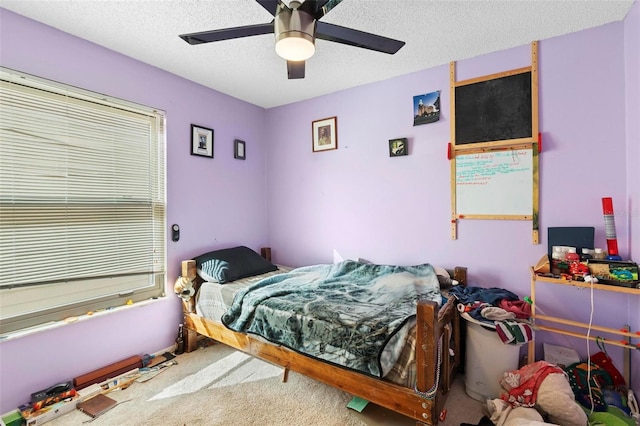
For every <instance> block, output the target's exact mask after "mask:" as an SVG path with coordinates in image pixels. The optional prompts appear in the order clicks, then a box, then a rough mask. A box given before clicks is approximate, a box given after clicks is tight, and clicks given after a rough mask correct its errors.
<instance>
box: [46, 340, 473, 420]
mask: <svg viewBox="0 0 640 426" xmlns="http://www.w3.org/2000/svg"><path fill="white" fill-rule="evenodd" d="M176 360H177V361H178V365H174V366H171V367H168V368H166V369H164V370H163V371H162V373H160V374H158V375H157V376H155V377H154V378H152V379H150V380H148V381H146V382H144V383H138V382H134V383H133V384H132V385H131V386H130V387H128V388H127V389H125V390H118V391H114V392H110V393H109V394H108V396H109V397H111V398H113V399H115V400H117V401H119V402H120V403H119V404H118V405H116V406H115V407H113V408H112V409H110V410H109V411H107V412H106V413H104V414H102V415H101V416H99V417H97V418H95V419H92V418H91V417H89V416H88V415H86V414H84V413H82V412H80V411H78V410H74V411H73V412H71V413H69V414H66V415H63V416H61V417H58V418H56V419H55V420H53V421H51V422H48V423H46V424H47V425H50V426H63V425H64V426H69V425H82V424H84V423H87V422H88V421H90V422H91V425H92V426H93V425H95V426H103V425H127V426H128V425H134V426H135V425H163V426H164V425H167V426H173V425H176V426H184V425H186V426H192V425H234V426H235V425H327V426H331V425H336V426H338V425H340V426H343V425H344V426H348V425H415V421H413V420H411V419H409V418H407V417H404V416H400V415H398V414H396V413H393V412H391V411H388V410H386V409H383V408H381V407H378V406H375V405H373V404H369V405H368V406H367V407H366V408H365V409H364V410H363V412H362V413H358V412H356V411H354V410H352V409H349V408H347V404H348V403H349V401H350V400H351V396H350V395H349V394H346V393H344V392H342V391H340V390H337V389H334V388H332V387H330V386H327V385H324V384H321V383H319V382H316V381H315V380H312V379H309V378H307V377H305V376H302V375H300V374H297V373H294V372H290V373H289V379H288V381H287V382H286V383H283V382H282V370H281V369H280V368H278V367H275V366H273V365H271V364H268V363H265V362H262V361H259V360H256V359H254V358H251V357H247V356H246V355H244V354H241V353H239V352H238V351H235V350H233V349H231V348H229V347H227V346H225V345H222V344H213V345H210V346H206V347H201V348H200V349H198V350H196V351H194V352H192V353H189V354H183V355H179V356H178V357H176ZM446 408H447V417H446V419H445V421H444V422H441V423H440V424H443V425H459V424H460V423H461V422H466V423H471V424H476V423H477V422H478V421H479V420H480V419H481V418H482V416H483V410H484V404H481V403H479V402H477V401H475V400H473V399H471V398H468V397H467V396H466V394H465V393H464V382H463V377H459V378H458V379H457V380H456V382H455V386H454V389H453V390H452V392H451V394H450V395H449V398H448V400H447V404H446Z"/></svg>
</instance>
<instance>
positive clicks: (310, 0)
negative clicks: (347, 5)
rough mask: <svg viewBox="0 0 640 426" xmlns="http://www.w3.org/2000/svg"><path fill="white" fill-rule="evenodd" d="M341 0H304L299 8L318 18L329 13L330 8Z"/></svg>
mask: <svg viewBox="0 0 640 426" xmlns="http://www.w3.org/2000/svg"><path fill="white" fill-rule="evenodd" d="M341 1H342V0H305V2H304V3H302V5H301V6H300V9H301V10H304V11H305V12H307V13H308V14H310V15H312V16H313V17H314V18H316V19H320V18H322V17H323V16H324V15H326V14H327V13H329V12H330V11H331V9H333V8H334V7H336V6H337V5H339V4H340V2H341Z"/></svg>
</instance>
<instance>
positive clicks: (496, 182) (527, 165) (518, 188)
mask: <svg viewBox="0 0 640 426" xmlns="http://www.w3.org/2000/svg"><path fill="white" fill-rule="evenodd" d="M455 169H456V176H455V179H456V181H455V210H456V211H455V214H456V215H457V216H458V217H462V216H476V215H486V216H499V217H504V216H516V217H513V219H531V217H532V215H533V190H534V186H533V181H534V174H533V173H534V170H533V150H532V149H520V150H504V151H492V152H479V153H475V154H462V155H456V157H455Z"/></svg>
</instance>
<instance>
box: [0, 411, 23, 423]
mask: <svg viewBox="0 0 640 426" xmlns="http://www.w3.org/2000/svg"><path fill="white" fill-rule="evenodd" d="M2 424H3V425H6V426H21V425H23V424H24V419H23V418H22V414H20V410H13V411H9V412H8V413H5V414H3V415H2Z"/></svg>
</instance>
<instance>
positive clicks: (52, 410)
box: [25, 398, 78, 426]
mask: <svg viewBox="0 0 640 426" xmlns="http://www.w3.org/2000/svg"><path fill="white" fill-rule="evenodd" d="M77 403H78V401H77V398H73V399H71V400H70V401H60V402H57V403H55V404H53V405H50V406H48V407H45V408H43V409H42V410H39V411H34V412H32V413H31V414H30V415H29V416H28V417H25V420H26V425H27V426H40V425H41V424H44V423H46V422H50V421H51V420H53V419H55V418H58V417H60V416H63V415H65V414H67V413H70V412H72V411H73V410H75V409H76V404H77Z"/></svg>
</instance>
